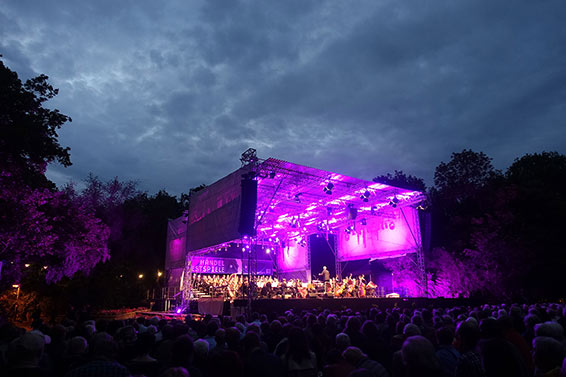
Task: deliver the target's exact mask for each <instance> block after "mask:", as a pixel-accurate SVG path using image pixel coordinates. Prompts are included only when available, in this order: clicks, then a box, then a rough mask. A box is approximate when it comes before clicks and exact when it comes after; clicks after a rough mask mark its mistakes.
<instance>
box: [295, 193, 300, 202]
mask: <svg viewBox="0 0 566 377" xmlns="http://www.w3.org/2000/svg"><path fill="white" fill-rule="evenodd" d="M295 202H297V203H300V202H301V193H298V194H295Z"/></svg>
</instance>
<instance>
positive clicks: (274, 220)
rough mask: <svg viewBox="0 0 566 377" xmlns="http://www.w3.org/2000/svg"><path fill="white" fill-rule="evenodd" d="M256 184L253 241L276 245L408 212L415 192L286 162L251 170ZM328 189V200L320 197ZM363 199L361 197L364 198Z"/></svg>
mask: <svg viewBox="0 0 566 377" xmlns="http://www.w3.org/2000/svg"><path fill="white" fill-rule="evenodd" d="M255 172H256V179H257V180H258V201H257V212H256V213H257V214H258V220H261V223H258V224H257V230H258V238H264V237H268V238H272V239H273V238H277V239H280V240H285V239H289V238H291V239H293V238H295V239H296V238H298V237H304V236H306V235H309V234H314V233H321V229H325V230H326V231H335V230H337V229H339V228H341V227H345V226H347V225H350V224H354V225H355V223H356V222H359V221H360V220H361V219H362V218H364V217H367V216H385V217H387V213H388V212H391V210H393V207H392V206H391V205H390V204H391V202H392V201H393V200H395V201H397V203H396V208H403V207H407V206H414V205H417V204H418V203H420V202H421V201H422V200H423V198H424V196H423V194H422V193H421V192H419V191H414V190H407V189H403V188H398V187H393V186H389V185H386V184H383V183H376V182H372V181H366V180H362V179H358V178H353V177H349V176H345V175H341V174H337V173H332V172H328V171H324V170H320V169H315V168H311V167H307V166H303V165H297V164H293V163H290V162H287V161H282V160H277V159H273V158H269V159H267V160H264V161H262V162H259V163H258V165H257V166H256V167H255ZM329 182H330V183H332V185H333V188H332V194H331V195H329V194H327V193H326V192H325V191H324V188H325V186H327V185H328V183H329ZM366 192H367V193H369V196H367V195H366V197H362V195H363V194H364V193H366Z"/></svg>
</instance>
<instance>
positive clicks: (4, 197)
mask: <svg viewBox="0 0 566 377" xmlns="http://www.w3.org/2000/svg"><path fill="white" fill-rule="evenodd" d="M0 89H1V90H0V260H2V261H3V265H4V268H3V279H2V284H3V285H4V286H6V285H9V284H11V283H12V282H13V281H16V282H17V281H20V279H21V278H22V275H23V273H24V271H25V272H27V273H31V272H33V270H36V272H37V270H38V269H40V270H41V272H42V274H41V276H42V277H43V278H44V279H45V280H46V281H47V282H56V281H59V280H61V279H62V278H63V277H65V276H66V277H71V276H73V275H74V274H75V273H77V272H79V271H82V272H85V273H88V272H90V271H91V270H92V269H93V267H94V266H95V265H96V264H97V263H98V262H100V261H105V260H107V259H108V258H109V253H108V248H107V244H106V241H107V239H108V233H109V231H108V229H107V227H106V226H105V225H104V224H103V223H102V222H101V221H100V220H99V219H97V218H96V217H95V216H94V214H93V212H92V211H90V210H89V209H88V208H87V207H86V206H84V205H82V204H81V203H78V202H76V201H74V200H73V199H72V198H71V197H69V196H68V195H66V194H65V193H63V192H58V191H56V190H55V189H54V185H53V184H52V183H51V182H50V181H49V180H47V178H45V175H44V172H45V168H46V166H47V164H48V163H50V162H53V161H58V162H59V163H61V164H63V165H64V166H68V165H70V164H71V161H70V157H69V148H64V147H62V146H61V145H59V142H58V140H57V130H58V129H59V128H60V127H61V126H62V125H63V124H65V123H66V122H67V121H70V120H71V119H70V118H69V117H68V116H66V115H63V114H61V113H60V112H59V111H58V110H50V109H47V108H44V107H43V104H44V103H45V102H46V101H47V100H49V99H51V98H53V97H54V96H55V95H56V94H57V89H54V88H53V87H52V86H51V85H49V83H48V82H47V76H45V75H40V76H38V77H36V78H33V79H31V80H28V81H27V82H26V83H25V84H22V82H21V81H20V80H19V79H18V76H17V74H16V73H15V72H12V71H11V70H10V69H9V68H7V67H6V66H5V65H4V64H3V63H2V62H1V61H0ZM28 264H29V265H30V266H31V267H29V268H26V267H25V266H26V265H28ZM43 266H46V267H47V268H46V269H43ZM4 277H6V278H5V279H4Z"/></svg>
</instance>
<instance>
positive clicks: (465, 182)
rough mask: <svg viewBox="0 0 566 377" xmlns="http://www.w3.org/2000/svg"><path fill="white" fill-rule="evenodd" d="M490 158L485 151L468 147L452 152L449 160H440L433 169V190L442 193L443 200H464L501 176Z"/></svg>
mask: <svg viewBox="0 0 566 377" xmlns="http://www.w3.org/2000/svg"><path fill="white" fill-rule="evenodd" d="M491 160H492V159H491V157H488V156H487V155H486V154H485V153H483V152H479V153H478V152H474V151H472V150H470V149H464V150H463V151H462V152H460V153H452V156H451V159H450V161H449V162H448V163H444V162H441V163H440V165H438V166H437V167H436V170H435V171H434V189H435V191H438V192H440V193H442V196H443V200H449V201H456V202H462V201H464V200H465V199H466V198H469V197H471V196H473V195H474V193H476V192H477V191H478V190H479V189H481V188H482V187H485V186H486V185H487V184H489V182H491V181H492V180H493V179H495V178H497V177H499V176H501V172H499V171H498V170H495V169H494V167H493V165H492V163H491Z"/></svg>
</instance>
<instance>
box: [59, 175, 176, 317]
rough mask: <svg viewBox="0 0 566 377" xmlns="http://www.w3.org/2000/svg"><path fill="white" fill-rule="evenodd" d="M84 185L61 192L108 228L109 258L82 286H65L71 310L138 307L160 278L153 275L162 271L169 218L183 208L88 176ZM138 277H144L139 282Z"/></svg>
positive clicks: (162, 195) (165, 197) (170, 199)
mask: <svg viewBox="0 0 566 377" xmlns="http://www.w3.org/2000/svg"><path fill="white" fill-rule="evenodd" d="M84 183H85V187H84V189H83V190H81V191H78V190H76V188H75V185H74V184H70V185H67V186H66V187H65V191H66V192H67V193H68V194H69V195H70V196H72V197H74V198H75V199H76V200H77V201H79V202H81V203H83V204H84V205H86V206H88V207H89V208H91V210H93V211H95V212H96V213H97V215H98V216H99V217H100V218H101V219H102V221H103V222H104V223H105V224H106V225H107V226H108V227H109V228H110V231H111V232H110V237H109V248H110V250H111V252H112V259H111V260H110V261H109V262H107V263H105V264H103V265H99V266H97V267H96V268H95V269H94V271H93V273H92V274H91V276H84V277H81V278H80V281H81V283H80V284H75V282H69V284H68V287H67V288H66V289H67V290H68V291H69V292H74V294H73V295H72V296H74V297H76V298H75V300H76V301H75V302H74V304H75V305H82V304H86V303H87V302H88V303H90V304H91V305H92V306H94V307H103V308H119V307H122V306H131V305H140V304H141V303H142V302H143V301H144V299H145V294H146V291H147V290H148V289H150V288H154V287H155V286H156V285H159V283H160V282H161V281H162V279H163V278H159V277H158V276H157V271H158V270H159V271H163V267H164V266H163V264H164V259H165V258H164V256H165V240H166V236H167V219H169V218H175V217H178V216H180V215H181V212H182V206H181V204H180V203H179V201H178V200H177V198H175V197H174V196H171V195H169V194H168V193H167V192H165V191H159V192H158V193H157V194H155V195H151V196H150V195H147V194H146V193H143V192H140V191H139V190H138V189H137V185H136V183H135V182H131V181H126V182H123V181H120V180H118V178H113V179H111V180H109V181H102V180H100V179H99V178H98V177H96V176H94V175H92V174H90V175H89V176H88V177H87V179H86V180H85V181H84ZM139 274H143V275H144V277H143V278H142V279H139V278H138V275H139ZM85 287H88V289H86V288H85ZM108 292H112V294H111V295H109V294H108ZM79 298H80V301H79Z"/></svg>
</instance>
